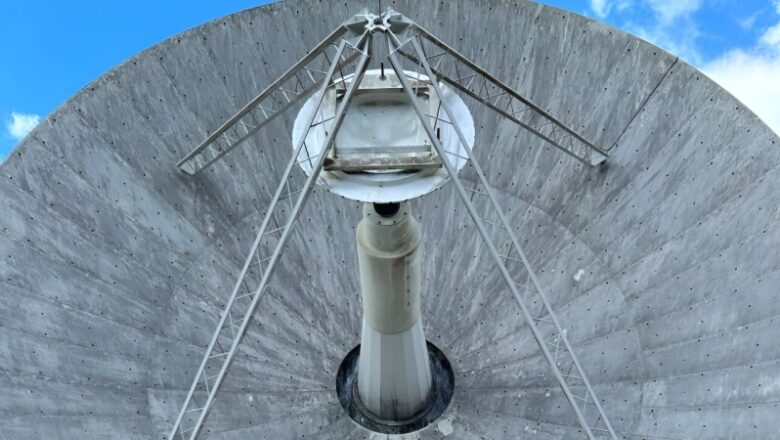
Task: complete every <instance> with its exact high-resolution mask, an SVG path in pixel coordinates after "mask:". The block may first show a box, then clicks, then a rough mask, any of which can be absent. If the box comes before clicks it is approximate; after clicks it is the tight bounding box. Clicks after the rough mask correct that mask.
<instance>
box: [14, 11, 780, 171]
mask: <svg viewBox="0 0 780 440" xmlns="http://www.w3.org/2000/svg"><path fill="white" fill-rule="evenodd" d="M262 3H265V2H262V1H260V2H258V1H256V0H255V1H250V0H221V1H206V0H194V1H193V0H189V1H184V0H155V1H151V0H135V1H133V2H98V1H94V0H92V1H86V0H71V1H68V2H63V1H56V0H49V1H40V2H31V1H30V0H3V5H2V13H0V53H2V55H3V57H2V58H3V60H4V61H3V64H2V66H0V122H1V123H2V125H0V160H2V158H3V157H5V156H6V155H7V154H8V153H9V152H10V151H11V149H12V148H13V146H14V145H15V144H16V143H18V142H19V140H20V139H21V138H22V137H23V136H24V135H25V134H26V133H27V132H28V131H29V130H30V129H31V128H32V127H33V126H34V125H35V124H36V123H37V122H38V121H39V120H40V118H41V117H44V116H45V115H46V114H48V113H50V112H51V111H53V110H54V109H55V108H56V107H57V106H58V105H59V104H61V103H62V102H64V101H65V100H66V99H67V98H68V97H70V96H71V95H73V94H74V93H75V92H77V91H78V90H79V89H80V88H82V87H84V86H85V85H87V84H88V83H89V82H90V81H92V80H93V79H95V78H97V77H98V76H100V75H101V74H103V73H105V72H106V71H108V70H109V69H111V68H112V67H113V66H115V65H116V64H118V63H120V62H122V61H123V60H125V59H127V58H128V57H130V56H131V55H133V54H134V53H136V52H138V51H140V50H143V49H145V48H147V47H149V46H151V45H153V44H155V43H157V42H159V41H161V40H163V39H165V38H166V37H168V36H170V35H173V34H175V33H178V32H181V31H184V30H186V29H189V28H191V27H193V26H195V25H197V24H199V23H203V22H205V21H208V20H210V19H212V18H216V17H219V16H222V15H225V14H228V13H231V12H235V11H239V10H242V9H246V8H249V7H252V6H256V5H258V4H262ZM372 3H373V2H372ZM543 3H546V4H549V5H552V6H557V7H560V8H563V9H568V10H571V11H574V12H577V13H580V14H584V15H587V16H590V17H592V18H595V19H598V20H601V21H606V22H608V23H610V24H612V25H614V26H616V27H619V28H621V29H624V30H626V31H629V32H631V33H634V34H636V35H639V36H641V37H642V38H645V39H647V40H649V41H651V42H652V43H654V44H657V45H659V46H661V47H663V48H665V49H667V50H669V51H671V52H673V53H675V54H676V55H679V56H681V57H682V58H683V59H684V60H686V61H688V62H689V63H691V64H693V65H695V66H697V67H699V68H700V69H702V70H704V72H705V73H707V74H708V75H710V76H711V77H712V78H713V79H715V80H716V81H718V82H719V83H720V84H721V85H723V86H724V87H726V88H727V89H729V90H730V91H731V92H732V93H734V94H735V95H736V96H737V97H738V98H740V99H741V100H742V101H743V102H745V104H747V105H748V106H750V107H751V108H752V109H753V110H754V111H756V112H757V113H758V114H759V116H761V117H762V118H763V119H764V120H765V121H766V122H767V123H769V124H770V126H772V127H773V128H774V129H775V131H778V132H780V0H546V1H543Z"/></svg>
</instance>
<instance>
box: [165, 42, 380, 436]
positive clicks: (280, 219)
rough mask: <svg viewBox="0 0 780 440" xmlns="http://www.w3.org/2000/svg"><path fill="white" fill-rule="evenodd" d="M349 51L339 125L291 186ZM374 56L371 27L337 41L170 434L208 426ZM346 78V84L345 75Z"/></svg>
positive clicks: (189, 433)
mask: <svg viewBox="0 0 780 440" xmlns="http://www.w3.org/2000/svg"><path fill="white" fill-rule="evenodd" d="M347 50H349V51H352V52H354V54H353V55H355V56H359V57H360V59H359V61H358V65H357V68H356V70H355V76H354V78H355V79H354V80H353V81H352V82H350V83H349V86H348V88H347V90H346V92H345V94H344V97H343V98H342V100H341V103H340V104H339V107H338V109H337V111H336V115H335V122H334V129H333V130H332V131H331V132H330V133H329V134H328V137H327V139H326V143H325V145H326V147H325V148H323V150H322V151H321V152H320V153H319V154H318V155H316V156H315V155H311V156H309V158H310V159H313V160H314V166H313V167H312V171H311V173H310V174H309V176H308V177H307V178H306V180H305V182H304V183H303V184H302V185H301V186H300V187H299V188H293V187H292V186H293V185H291V182H293V183H294V180H293V179H292V173H293V170H294V169H295V168H296V165H297V162H298V157H299V154H300V152H301V150H302V148H303V147H304V143H305V140H306V136H307V134H308V132H309V130H311V128H312V127H313V126H316V125H317V124H318V122H315V118H316V116H317V114H318V113H319V108H320V107H321V105H322V100H323V98H324V96H325V92H326V90H327V88H328V87H331V86H333V84H332V80H333V77H334V75H335V72H336V71H337V69H338V70H340V69H341V67H342V66H343V64H347V63H348V62H349V61H345V60H349V59H350V57H344V52H345V51H347ZM370 57H371V53H370V39H369V38H368V34H367V33H366V32H364V33H363V34H362V35H360V36H359V38H358V39H357V42H356V43H355V44H354V46H353V45H352V44H349V43H348V42H347V41H346V40H342V41H341V43H340V44H338V49H337V54H336V57H334V59H333V61H332V63H331V64H330V67H329V68H328V70H327V72H326V73H325V75H324V77H323V78H322V80H321V81H320V82H319V84H320V86H319V91H318V92H317V93H318V95H317V96H318V103H317V108H316V109H315V110H314V111H313V112H312V113H311V116H310V118H309V120H308V128H307V129H306V130H305V131H304V132H303V134H302V136H301V138H300V140H299V141H298V143H297V145H296V146H295V148H294V150H293V151H292V156H291V158H290V160H289V161H288V163H287V168H286V169H285V171H284V174H283V175H282V179H281V181H280V182H279V185H278V187H277V189H276V193H275V194H274V197H273V199H272V201H271V205H270V206H269V208H268V211H267V212H266V215H265V218H264V219H263V223H262V226H261V227H260V231H259V232H258V234H257V238H255V241H254V243H253V244H252V248H251V250H250V252H249V256H248V257H247V259H246V262H245V263H244V266H243V269H242V270H241V274H240V275H239V277H238V280H237V281H236V283H235V286H234V288H233V291H232V293H231V295H230V298H229V299H228V302H227V304H226V306H225V309H224V311H223V313H222V315H221V317H220V320H219V324H218V325H217V329H216V331H215V332H214V335H213V336H212V338H211V342H210V343H209V346H208V348H207V350H206V354H205V355H204V357H203V360H202V362H201V364H200V367H199V368H198V371H197V373H196V375H195V380H194V381H193V382H192V386H191V387H190V390H189V393H188V394H187V398H186V400H185V401H184V404H183V405H182V408H181V411H180V412H179V416H178V417H177V419H176V422H175V424H174V426H173V429H172V430H171V433H170V437H169V438H170V439H187V438H188V439H190V440H194V439H195V438H196V437H197V436H198V433H199V432H200V430H201V428H202V427H203V424H204V422H205V420H206V417H207V416H208V414H209V411H210V409H211V406H212V404H213V403H214V398H215V396H216V394H217V391H219V388H220V385H221V384H222V381H223V379H224V378H225V375H226V373H227V370H228V368H229V367H230V364H231V363H232V361H233V359H234V358H235V355H236V352H237V350H238V347H239V344H240V343H241V339H242V338H243V336H244V334H245V333H246V331H247V328H248V327H249V323H250V321H251V320H252V317H253V315H254V313H255V310H256V309H257V305H258V303H259V301H260V299H261V298H262V297H263V294H264V293H265V290H266V289H267V287H268V283H269V279H270V276H271V274H272V273H273V271H274V268H275V267H276V264H277V262H278V261H279V257H280V256H281V254H282V252H283V250H284V247H285V245H286V243H287V240H288V239H289V237H290V233H291V232H292V229H293V227H294V226H295V221H296V219H297V218H298V215H299V214H300V212H301V209H302V208H303V205H304V204H305V202H306V200H307V198H308V196H309V194H310V193H311V190H312V187H313V186H314V184H315V182H316V181H317V178H318V176H319V174H320V171H321V170H322V168H323V164H324V162H325V159H326V157H327V155H328V151H329V150H330V148H332V144H333V142H332V141H333V139H334V138H335V136H336V133H337V132H338V127H339V126H340V125H341V123H342V122H343V120H344V116H345V115H346V113H347V109H348V108H349V104H350V102H351V100H352V97H353V96H354V94H355V91H356V90H357V88H358V86H359V84H360V80H361V78H362V77H363V73H364V72H365V71H366V67H367V66H368V61H369V59H370ZM353 59H354V58H353ZM341 81H342V83H343V77H342V78H341ZM233 119H236V118H233ZM233 119H231V120H233ZM236 120H237V119H236ZM293 197H296V201H295V204H294V205H293V203H292V199H293ZM282 200H287V201H288V202H289V203H288V204H285V203H280V202H281V201H282ZM268 248H272V249H273V252H271V253H266V251H267V249H268ZM226 347H228V348H226Z"/></svg>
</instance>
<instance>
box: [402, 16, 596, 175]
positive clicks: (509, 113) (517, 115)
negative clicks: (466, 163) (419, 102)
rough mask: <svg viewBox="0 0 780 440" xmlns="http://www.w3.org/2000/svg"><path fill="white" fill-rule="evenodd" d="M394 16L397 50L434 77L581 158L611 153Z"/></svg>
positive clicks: (591, 159)
mask: <svg viewBox="0 0 780 440" xmlns="http://www.w3.org/2000/svg"><path fill="white" fill-rule="evenodd" d="M391 17H395V18H391V19H389V21H390V23H392V24H393V25H395V26H398V25H399V24H401V23H402V24H403V32H402V33H397V34H396V35H397V36H396V38H398V49H397V51H398V53H399V54H401V55H402V56H403V57H405V58H407V59H408V60H410V61H412V62H413V63H416V64H418V65H419V64H420V62H421V61H422V60H425V61H426V64H428V65H429V70H430V73H429V75H430V77H431V78H436V79H438V80H439V81H443V82H445V83H447V84H448V85H450V86H452V87H453V88H455V89H457V90H459V91H461V92H463V93H464V94H466V95H468V96H470V97H472V98H473V99H475V100H477V101H478V102H480V103H482V104H483V105H485V106H486V107H488V108H490V109H491V110H493V111H495V112H496V113H498V114H500V115H502V116H504V117H505V118H507V119H509V120H510V121H512V122H514V123H515V124H517V125H519V126H520V127H522V128H524V129H525V130H528V131H529V132H531V133H533V134H534V135H536V136H537V137H539V138H541V139H542V140H544V141H545V142H547V143H549V144H550V145H552V146H554V147H555V148H557V149H559V150H561V151H562V152H564V153H566V154H568V155H569V156H572V157H574V158H575V159H577V160H579V161H580V162H583V163H585V164H587V165H591V166H595V165H598V164H600V163H602V162H604V161H605V160H606V159H607V157H608V156H609V153H608V152H607V151H606V150H604V149H602V148H600V147H598V146H596V145H594V144H593V143H592V142H590V141H588V140H587V139H585V138H584V137H583V136H582V135H580V134H579V133H577V132H576V131H574V130H573V129H571V128H570V127H568V126H566V125H565V124H564V123H563V122H561V121H559V120H558V119H556V118H555V117H554V116H552V115H550V114H549V113H548V112H546V111H545V110H544V109H542V108H541V107H539V106H538V105H536V104H534V103H533V102H531V101H530V100H529V99H527V98H525V97H524V96H522V95H521V94H520V93H519V92H517V91H516V90H514V89H513V88H511V87H509V86H508V85H506V84H505V83H503V82H501V81H499V80H498V79H497V78H495V77H494V76H493V75H491V74H490V73H489V72H488V71H486V70H485V69H483V68H482V67H480V66H479V65H477V64H476V63H475V62H473V61H471V60H469V59H468V58H467V57H466V56H464V55H463V54H461V53H460V52H458V51H457V50H455V49H453V48H452V47H450V46H449V45H447V44H446V43H444V42H443V41H442V40H440V39H439V38H437V37H436V36H435V35H433V34H431V33H430V32H428V31H427V30H425V29H424V28H423V27H421V26H419V25H418V24H416V23H415V22H413V21H411V20H409V19H408V18H406V17H404V16H402V15H400V14H397V13H396V15H394V16H393V15H392V14H391ZM412 41H418V46H419V47H420V50H419V51H417V50H415V49H414V48H412V47H410V46H411V42H412ZM431 63H432V64H433V66H431V65H430V64H431Z"/></svg>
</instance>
